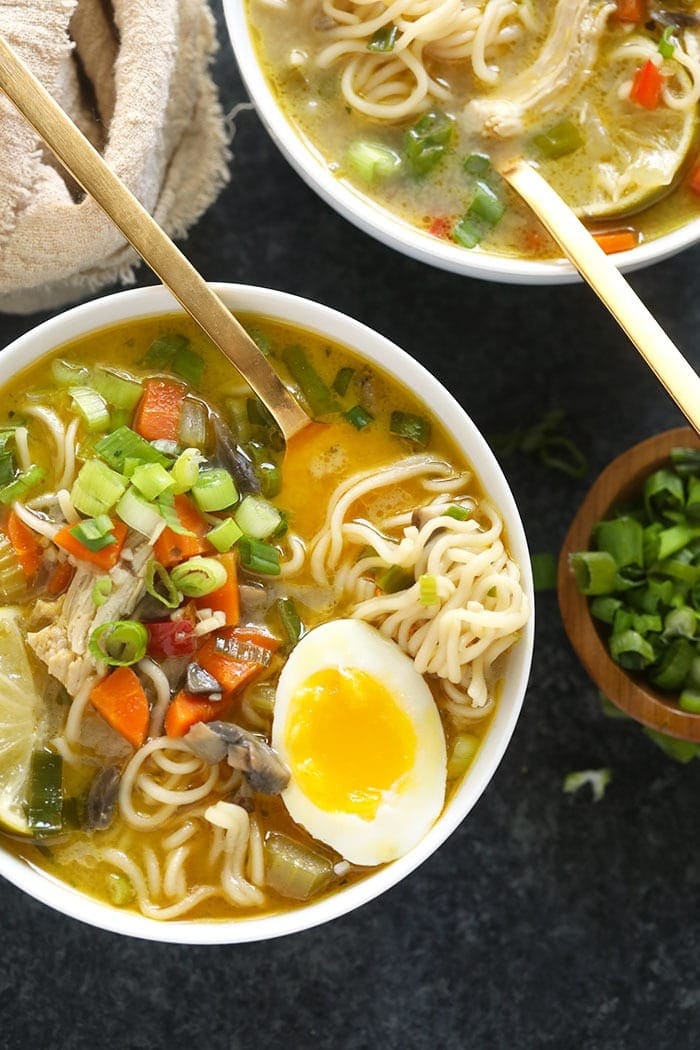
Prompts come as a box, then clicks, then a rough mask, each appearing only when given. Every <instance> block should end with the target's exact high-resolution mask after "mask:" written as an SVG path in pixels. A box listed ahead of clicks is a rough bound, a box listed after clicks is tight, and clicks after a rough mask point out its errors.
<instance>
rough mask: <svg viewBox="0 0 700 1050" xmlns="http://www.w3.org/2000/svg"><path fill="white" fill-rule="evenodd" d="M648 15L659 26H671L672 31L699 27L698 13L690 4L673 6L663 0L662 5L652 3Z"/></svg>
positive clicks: (666, 0)
mask: <svg viewBox="0 0 700 1050" xmlns="http://www.w3.org/2000/svg"><path fill="white" fill-rule="evenodd" d="M683 8H685V10H683ZM688 8H690V10H688ZM679 9H680V10H679ZM649 15H650V17H651V19H652V20H653V21H654V22H658V23H659V25H662V26H672V27H673V28H674V29H690V28H692V27H694V26H698V25H700V11H698V10H697V8H696V7H694V5H693V4H692V3H690V4H688V3H686V4H684V3H682V2H681V3H677V4H673V3H670V2H669V0H665V2H664V3H660V4H656V3H652V4H651V6H650V8H649Z"/></svg>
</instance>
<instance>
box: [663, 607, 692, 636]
mask: <svg viewBox="0 0 700 1050" xmlns="http://www.w3.org/2000/svg"><path fill="white" fill-rule="evenodd" d="M697 627H698V617H697V614H696V613H695V611H694V609H691V608H690V606H689V605H681V606H680V608H678V609H671V611H670V612H668V613H666V618H665V620H664V638H694V637H695V635H696V633H697Z"/></svg>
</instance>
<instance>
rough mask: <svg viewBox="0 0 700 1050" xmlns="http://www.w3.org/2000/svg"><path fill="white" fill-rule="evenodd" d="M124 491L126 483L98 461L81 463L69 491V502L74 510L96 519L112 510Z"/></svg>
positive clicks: (90, 460)
mask: <svg viewBox="0 0 700 1050" xmlns="http://www.w3.org/2000/svg"><path fill="white" fill-rule="evenodd" d="M125 489H126V482H125V481H124V478H122V477H121V476H120V475H119V474H117V473H116V471H114V470H111V469H110V468H109V467H108V466H107V464H106V463H102V462H101V461H100V460H99V459H88V460H87V462H85V463H83V465H82V467H81V468H80V470H79V472H78V476H77V477H76V479H75V481H74V482H73V488H72V489H71V502H72V504H73V506H74V507H75V509H76V510H78V511H80V513H81V514H86V515H87V516H88V517H91V518H96V517H99V515H101V514H106V513H107V512H108V511H110V510H111V509H112V507H113V506H114V505H115V503H116V502H117V500H119V499H120V498H121V496H122V495H123V493H124V491H125Z"/></svg>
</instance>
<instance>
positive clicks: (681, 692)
mask: <svg viewBox="0 0 700 1050" xmlns="http://www.w3.org/2000/svg"><path fill="white" fill-rule="evenodd" d="M593 540H594V546H595V549H593V550H590V551H580V552H578V553H576V554H573V555H572V556H571V567H572V569H573V572H574V575H575V577H576V581H577V583H578V586H579V589H580V590H581V592H582V593H583V594H586V595H588V596H589V598H590V611H591V615H592V616H593V617H595V618H596V619H597V620H598V621H599V622H600V623H601V624H603V625H605V627H606V628H607V629H608V630H609V635H608V646H609V649H610V654H611V656H612V658H613V660H615V661H616V663H618V664H619V665H620V666H621V667H624V668H625V669H626V670H628V671H635V672H638V673H640V674H643V675H644V676H645V677H646V678H647V679H648V680H649V681H650V683H651V684H652V685H653V686H655V687H656V688H657V689H660V690H662V691H663V692H667V693H673V694H676V695H677V696H678V704H679V707H680V708H681V710H683V711H689V712H693V713H700V455H698V452H697V450H694V449H682V448H676V449H673V450H672V452H671V462H670V465H669V466H668V467H664V468H662V469H660V470H656V471H654V473H653V474H650V475H649V477H648V478H647V479H646V481H645V483H644V489H643V492H642V494H641V497H640V499H639V501H638V503H637V504H635V505H634V506H632V507H628V508H625V509H624V510H620V511H619V512H618V513H617V514H616V515H615V516H614V517H613V518H611V519H610V520H606V521H601V522H599V523H598V525H597V526H596V527H595V529H594V532H593Z"/></svg>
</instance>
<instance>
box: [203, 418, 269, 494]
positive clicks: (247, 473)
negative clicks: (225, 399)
mask: <svg viewBox="0 0 700 1050" xmlns="http://www.w3.org/2000/svg"><path fill="white" fill-rule="evenodd" d="M209 418H210V419H211V422H212V426H213V428H214V438H215V440H216V457H217V459H218V460H220V462H221V465H222V466H224V467H226V469H227V470H229V471H230V472H231V474H232V475H233V477H234V480H235V482H236V484H237V486H238V490H239V492H240V493H241V495H243V496H245V495H247V494H248V493H251V492H252V493H254V494H257V493H259V492H260V481H259V479H258V475H257V474H256V473H255V468H254V467H253V463H252V461H251V460H250V458H249V457H248V456H246V454H245V452H243V450H242V449H240V448H238V446H237V445H235V444H234V442H233V440H232V438H231V434H230V432H229V429H228V427H227V426H226V424H225V423H224V421H223V419H222V418H221V416H220V415H219V413H218V412H214V411H212V410H211V409H210V412H209Z"/></svg>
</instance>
